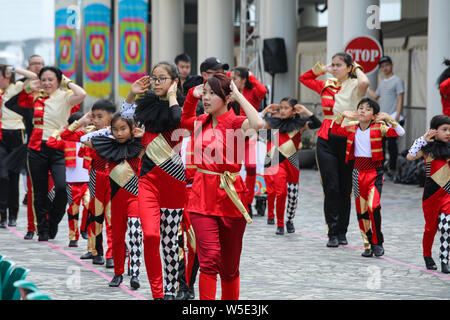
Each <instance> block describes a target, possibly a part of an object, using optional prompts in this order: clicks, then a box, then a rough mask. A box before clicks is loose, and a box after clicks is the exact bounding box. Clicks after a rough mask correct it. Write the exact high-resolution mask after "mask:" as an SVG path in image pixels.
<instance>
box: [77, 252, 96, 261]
mask: <svg viewBox="0 0 450 320" xmlns="http://www.w3.org/2000/svg"><path fill="white" fill-rule="evenodd" d="M92 258H94V256H93V255H92V252H86V253H85V254H83V255H82V256H81V257H80V259H81V260H87V259H92Z"/></svg>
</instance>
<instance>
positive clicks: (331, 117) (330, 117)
mask: <svg viewBox="0 0 450 320" xmlns="http://www.w3.org/2000/svg"><path fill="white" fill-rule="evenodd" d="M323 119H324V120H325V119H327V120H336V116H335V115H332V116H324V117H323Z"/></svg>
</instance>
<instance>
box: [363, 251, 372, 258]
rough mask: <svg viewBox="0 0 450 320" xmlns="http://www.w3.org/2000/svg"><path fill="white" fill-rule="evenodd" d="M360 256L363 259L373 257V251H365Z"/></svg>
mask: <svg viewBox="0 0 450 320" xmlns="http://www.w3.org/2000/svg"><path fill="white" fill-rule="evenodd" d="M361 256H363V257H365V258H371V257H373V251H372V249H366V250H364V252H363V253H361Z"/></svg>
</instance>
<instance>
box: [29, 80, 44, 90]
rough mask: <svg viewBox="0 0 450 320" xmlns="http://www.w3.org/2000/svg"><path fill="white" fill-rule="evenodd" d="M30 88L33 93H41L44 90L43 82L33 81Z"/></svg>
mask: <svg viewBox="0 0 450 320" xmlns="http://www.w3.org/2000/svg"><path fill="white" fill-rule="evenodd" d="M30 87H31V89H32V90H33V91H39V90H41V89H42V84H41V80H39V79H38V80H33V81H31V82H30Z"/></svg>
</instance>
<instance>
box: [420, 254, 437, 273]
mask: <svg viewBox="0 0 450 320" xmlns="http://www.w3.org/2000/svg"><path fill="white" fill-rule="evenodd" d="M423 259H424V260H425V266H426V267H427V270H437V265H436V263H435V262H434V260H433V258H432V257H423Z"/></svg>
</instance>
